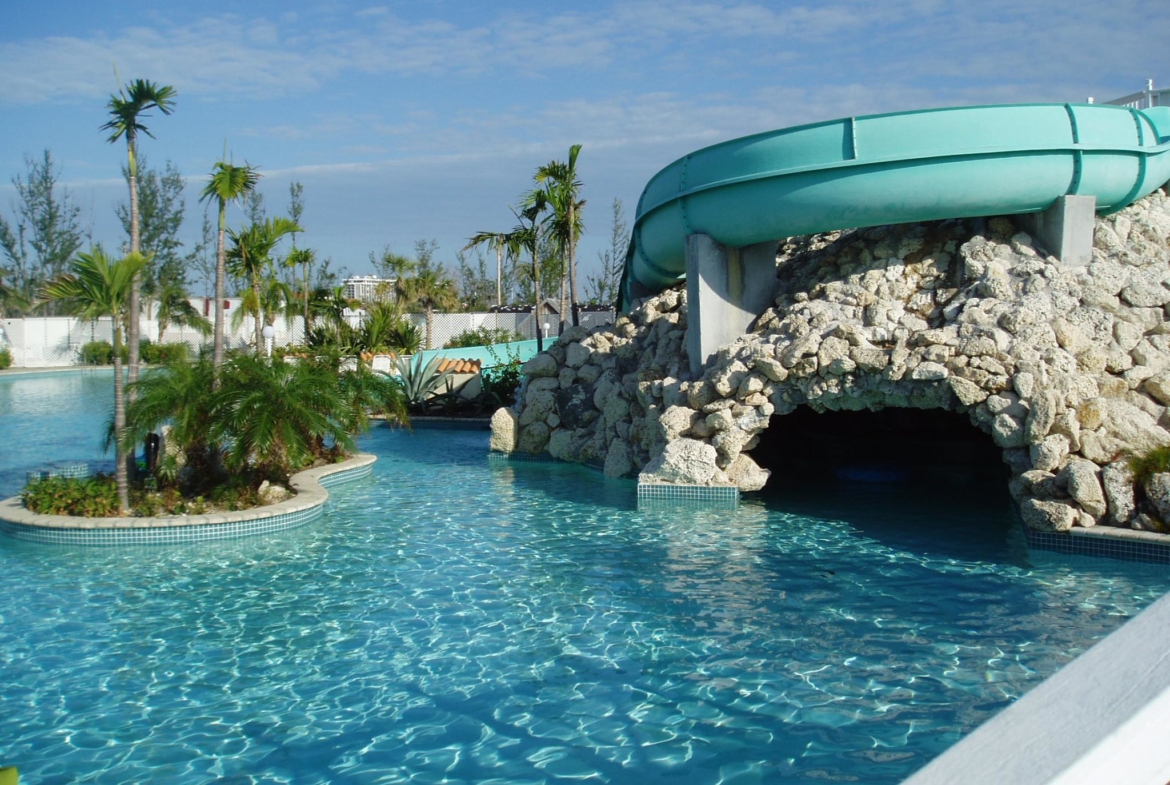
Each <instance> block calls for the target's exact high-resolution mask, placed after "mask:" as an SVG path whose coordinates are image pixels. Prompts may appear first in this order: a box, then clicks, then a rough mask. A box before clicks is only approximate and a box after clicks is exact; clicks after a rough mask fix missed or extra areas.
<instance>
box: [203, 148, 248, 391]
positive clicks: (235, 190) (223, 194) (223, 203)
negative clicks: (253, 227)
mask: <svg viewBox="0 0 1170 785" xmlns="http://www.w3.org/2000/svg"><path fill="white" fill-rule="evenodd" d="M259 180H260V174H259V173H258V172H257V171H256V170H255V168H253V167H251V166H249V165H248V164H246V163H245V164H244V165H243V166H234V165H233V164H229V163H227V162H226V161H219V162H218V163H216V165H215V170H214V171H213V172H212V173H211V180H210V181H208V183H207V185H206V186H204V188H203V191H202V193H201V194H200V197H199V198H200V200H201V201H208V202H211V201H214V202H215V203H216V204H217V205H218V206H219V238H218V241H217V242H216V255H215V338H214V349H213V352H212V362H213V363H214V364H215V366H216V367H217V368H218V367H219V366H221V365H223V298H224V279H225V278H226V277H227V276H226V273H227V270H226V266H225V252H224V237H225V235H226V234H227V206H228V202H233V201H236V200H238V199H240V198H242V197H244V196H246V195H247V194H249V193H251V192H252V191H253V190H255V188H256V183H257V182H259Z"/></svg>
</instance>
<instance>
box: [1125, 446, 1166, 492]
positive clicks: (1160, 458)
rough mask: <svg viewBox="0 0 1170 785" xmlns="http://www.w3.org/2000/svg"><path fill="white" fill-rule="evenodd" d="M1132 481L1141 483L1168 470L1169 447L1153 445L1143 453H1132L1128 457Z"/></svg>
mask: <svg viewBox="0 0 1170 785" xmlns="http://www.w3.org/2000/svg"><path fill="white" fill-rule="evenodd" d="M1129 468H1130V469H1132V470H1133V478H1134V481H1135V482H1136V483H1137V484H1138V485H1141V484H1142V483H1144V482H1145V481H1146V480H1148V479H1150V477H1152V476H1153V475H1155V474H1162V473H1164V472H1170V447H1155V448H1154V449H1152V450H1150V451H1149V452H1148V453H1146V454H1145V455H1134V456H1131V457H1130V459H1129Z"/></svg>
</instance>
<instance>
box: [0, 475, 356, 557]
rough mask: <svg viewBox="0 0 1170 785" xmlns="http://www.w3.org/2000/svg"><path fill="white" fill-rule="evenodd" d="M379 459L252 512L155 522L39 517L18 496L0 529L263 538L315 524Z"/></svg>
mask: <svg viewBox="0 0 1170 785" xmlns="http://www.w3.org/2000/svg"><path fill="white" fill-rule="evenodd" d="M376 460H377V456H374V455H370V454H368V453H358V454H357V455H355V456H354V457H352V458H350V459H349V460H346V461H342V462H341V463H334V464H330V465H328V466H319V467H316V468H313V469H307V470H305V471H303V472H298V473H297V474H294V475H293V476H292V478H291V479H290V480H289V486H290V487H291V488H292V490H293V491H295V492H296V495H295V496H293V497H292V498H291V499H287V500H285V501H282V502H278V503H276V504H270V505H267V506H264V507H254V508H252V509H250V510H237V511H234V512H222V513H210V514H207V515H168V516H161V517H157V518H148V517H116V518H85V517H79V516H71V515H41V514H39V513H35V512H32V511H30V510H28V509H26V508H25V506H24V504H23V502H22V501H21V498H20V497H19V496H13V497H11V498H8V499H5V500H4V501H0V531H2V532H3V533H4V534H7V535H9V536H10V537H14V538H16V539H21V540H29V541H34V542H44V543H59V544H73V545H119V544H144V543H159V542H177V541H192V540H212V539H224V538H234V537H241V536H247V535H251V534H264V533H268V532H271V531H278V530H282V529H289V528H293V527H295V526H299V525H301V524H304V523H308V522H309V521H311V520H316V519H317V518H318V517H320V516H321V514H322V513H323V512H324V507H325V503H326V502H327V501H328V500H329V491H328V490H326V488H327V487H328V486H333V485H337V484H340V483H342V482H347V481H349V480H355V479H358V478H360V477H365V476H367V475H369V474H370V472H371V471H372V470H373V465H374V462H375V461H376Z"/></svg>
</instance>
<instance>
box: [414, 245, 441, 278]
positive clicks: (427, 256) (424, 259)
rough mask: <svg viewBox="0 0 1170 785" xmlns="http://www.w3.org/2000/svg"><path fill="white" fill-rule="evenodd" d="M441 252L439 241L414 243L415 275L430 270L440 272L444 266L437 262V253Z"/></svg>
mask: <svg viewBox="0 0 1170 785" xmlns="http://www.w3.org/2000/svg"><path fill="white" fill-rule="evenodd" d="M438 250H439V243H438V241H437V240H430V241H427V240H415V241H414V271H415V274H421V273H425V272H427V271H428V270H435V271H436V272H437V271H440V270H442V269H443V265H442V264H441V263H439V262H436V261H435V252H436V251H438Z"/></svg>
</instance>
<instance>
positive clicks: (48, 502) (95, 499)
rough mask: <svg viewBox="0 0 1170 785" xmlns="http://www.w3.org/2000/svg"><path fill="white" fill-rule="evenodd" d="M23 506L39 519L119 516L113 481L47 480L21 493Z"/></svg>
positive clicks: (105, 477) (103, 478) (107, 478)
mask: <svg viewBox="0 0 1170 785" xmlns="http://www.w3.org/2000/svg"><path fill="white" fill-rule="evenodd" d="M21 499H22V500H23V501H24V506H25V507H27V508H28V509H30V510H32V511H33V512H36V513H41V514H42V515H83V516H85V517H87V518H109V517H111V516H116V515H118V514H119V507H118V489H117V487H116V485H115V484H114V478H113V477H110V476H109V475H105V474H99V475H97V476H96V477H87V478H85V479H77V478H73V477H50V478H48V479H44V480H36V481H35V482H31V483H29V484H28V485H27V486H25V489H24V491H23V492H22V493H21Z"/></svg>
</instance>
